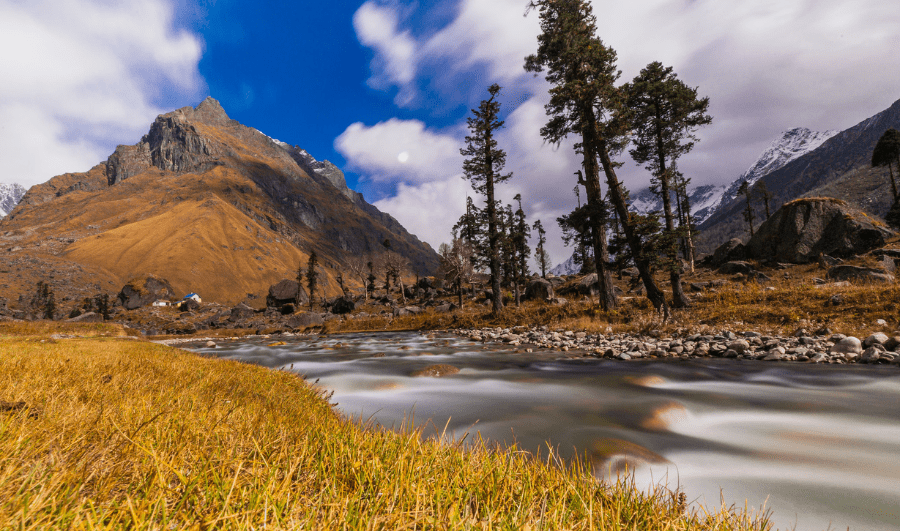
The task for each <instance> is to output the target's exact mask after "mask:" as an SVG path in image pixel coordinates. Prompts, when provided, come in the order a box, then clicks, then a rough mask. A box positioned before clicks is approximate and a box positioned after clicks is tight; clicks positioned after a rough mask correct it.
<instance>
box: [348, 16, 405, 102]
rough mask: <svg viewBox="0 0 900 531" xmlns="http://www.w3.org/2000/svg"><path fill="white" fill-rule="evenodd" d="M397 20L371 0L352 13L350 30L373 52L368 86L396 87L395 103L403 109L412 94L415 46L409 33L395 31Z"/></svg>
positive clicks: (380, 87)
mask: <svg viewBox="0 0 900 531" xmlns="http://www.w3.org/2000/svg"><path fill="white" fill-rule="evenodd" d="M397 18H398V17H397V13H396V11H395V10H393V9H390V8H387V7H385V6H381V5H378V4H376V3H374V2H371V1H370V2H366V3H365V4H363V5H362V6H361V7H360V8H359V9H358V10H357V11H356V13H354V14H353V28H354V29H355V30H356V36H357V37H358V38H359V42H361V43H362V44H364V45H365V46H368V47H369V48H373V49H374V50H375V59H374V60H373V61H372V71H373V72H372V77H371V78H369V86H371V87H373V88H378V89H386V88H390V87H398V88H399V92H398V94H397V97H396V98H395V100H394V103H396V104H397V105H400V106H403V105H406V104H408V103H409V102H410V101H411V100H412V98H413V96H414V94H415V90H414V87H413V86H412V82H413V80H414V78H415V74H416V63H415V53H416V48H417V44H416V42H415V39H413V37H412V36H411V35H410V33H409V32H408V31H402V32H401V31H399V30H398V27H397V26H398V20H397Z"/></svg>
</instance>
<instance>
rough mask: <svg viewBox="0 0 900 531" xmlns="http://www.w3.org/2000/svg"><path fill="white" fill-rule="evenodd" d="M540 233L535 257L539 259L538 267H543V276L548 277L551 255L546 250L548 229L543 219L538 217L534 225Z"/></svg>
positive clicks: (536, 259)
mask: <svg viewBox="0 0 900 531" xmlns="http://www.w3.org/2000/svg"><path fill="white" fill-rule="evenodd" d="M532 228H534V230H536V231H537V233H538V244H537V248H536V249H535V250H534V259H535V261H537V264H538V267H539V268H541V278H547V268H548V267H550V255H549V254H548V253H547V251H546V250H544V244H545V243H547V231H545V230H544V225H543V224H542V223H541V220H539V219H536V220H535V221H534V225H533V226H532Z"/></svg>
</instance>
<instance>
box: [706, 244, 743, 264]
mask: <svg viewBox="0 0 900 531" xmlns="http://www.w3.org/2000/svg"><path fill="white" fill-rule="evenodd" d="M745 258H747V248H746V247H745V246H744V242H742V241H741V240H740V239H739V238H732V239H730V240H728V241H727V242H725V243H723V244H722V245H720V246H718V247H717V248H716V250H715V251H713V254H712V256H711V257H710V258H709V265H711V266H712V267H719V266H721V265H722V264H725V263H727V262H736V261H739V260H744V259H745Z"/></svg>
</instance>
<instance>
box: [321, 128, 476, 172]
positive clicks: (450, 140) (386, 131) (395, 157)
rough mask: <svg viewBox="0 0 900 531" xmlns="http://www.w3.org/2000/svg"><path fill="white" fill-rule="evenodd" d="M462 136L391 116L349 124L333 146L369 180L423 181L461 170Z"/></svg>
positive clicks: (350, 164) (352, 166) (353, 167)
mask: <svg viewBox="0 0 900 531" xmlns="http://www.w3.org/2000/svg"><path fill="white" fill-rule="evenodd" d="M462 138H463V137H462V136H457V135H454V134H448V133H441V132H437V131H433V130H430V129H428V128H427V127H426V126H425V123H424V122H421V121H419V120H400V119H397V118H391V119H390V120H387V121H386V122H380V123H377V124H375V125H373V126H367V125H365V124H363V123H360V122H357V123H354V124H351V125H350V126H349V127H347V129H346V130H345V131H344V132H343V133H341V135H340V136H339V137H337V139H336V140H335V141H334V147H335V149H337V150H338V152H340V154H341V155H343V156H344V158H345V159H347V163H348V164H349V166H350V167H351V168H352V169H354V170H359V171H360V172H362V174H363V175H365V176H366V177H367V179H368V180H371V181H374V182H379V183H385V182H405V183H423V182H430V181H436V180H440V179H444V178H446V177H447V176H449V175H459V174H460V173H461V172H462V156H461V155H460V154H459V148H460V147H461V146H462ZM404 154H405V155H404ZM401 155H404V156H403V157H401ZM401 159H402V160H401Z"/></svg>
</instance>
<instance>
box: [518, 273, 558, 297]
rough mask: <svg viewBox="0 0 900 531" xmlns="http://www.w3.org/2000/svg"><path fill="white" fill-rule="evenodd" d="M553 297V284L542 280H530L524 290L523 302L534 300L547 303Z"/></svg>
mask: <svg viewBox="0 0 900 531" xmlns="http://www.w3.org/2000/svg"><path fill="white" fill-rule="evenodd" d="M553 297H554V293H553V284H551V283H550V281H549V280H544V279H543V278H538V279H535V280H532V281H531V282H529V283H528V287H526V288H525V300H527V301H530V300H534V299H540V300H542V301H549V300H550V299H552V298H553Z"/></svg>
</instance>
